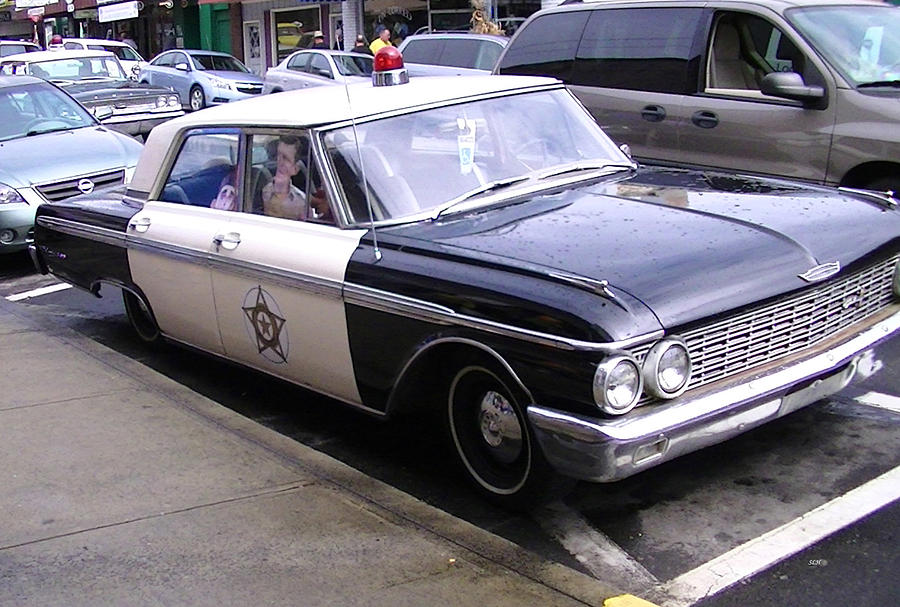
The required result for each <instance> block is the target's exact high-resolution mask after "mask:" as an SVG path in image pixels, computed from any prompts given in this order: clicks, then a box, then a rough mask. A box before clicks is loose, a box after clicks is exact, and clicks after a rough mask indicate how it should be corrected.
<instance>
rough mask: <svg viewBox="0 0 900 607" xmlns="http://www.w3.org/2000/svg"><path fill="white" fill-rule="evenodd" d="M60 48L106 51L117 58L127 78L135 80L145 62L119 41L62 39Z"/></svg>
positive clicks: (129, 46)
mask: <svg viewBox="0 0 900 607" xmlns="http://www.w3.org/2000/svg"><path fill="white" fill-rule="evenodd" d="M62 48H64V49H67V50H92V51H108V52H110V53H112V54H113V55H115V56H116V57H118V58H119V63H121V64H122V67H123V68H125V73H126V74H128V77H129V78H131V79H133V80H137V78H138V74H140V71H141V66H143V65H146V63H147V62H146V61H145V60H144V58H143V57H141V55H140V53H138V52H137V51H136V50H134V49H133V48H132V47H131V45H129V44H127V43H125V42H122V41H121V40H104V39H102V38H63V41H62Z"/></svg>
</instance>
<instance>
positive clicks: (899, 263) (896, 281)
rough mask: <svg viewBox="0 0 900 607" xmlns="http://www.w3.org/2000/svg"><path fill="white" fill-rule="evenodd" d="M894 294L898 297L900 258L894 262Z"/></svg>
mask: <svg viewBox="0 0 900 607" xmlns="http://www.w3.org/2000/svg"><path fill="white" fill-rule="evenodd" d="M894 295H895V296H897V297H900V260H898V261H897V263H895V264H894Z"/></svg>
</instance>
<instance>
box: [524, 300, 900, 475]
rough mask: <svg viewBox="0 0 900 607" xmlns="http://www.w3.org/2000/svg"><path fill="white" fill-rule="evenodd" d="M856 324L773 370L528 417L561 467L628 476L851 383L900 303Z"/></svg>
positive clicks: (532, 409) (534, 411)
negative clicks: (648, 401)
mask: <svg viewBox="0 0 900 607" xmlns="http://www.w3.org/2000/svg"><path fill="white" fill-rule="evenodd" d="M849 330H850V331H852V333H851V334H850V337H846V333H845V334H844V335H842V336H835V338H833V339H832V340H831V341H830V344H829V345H825V346H824V347H820V348H815V349H814V350H813V351H812V352H811V353H807V354H806V355H805V356H803V355H801V356H799V357H795V358H793V359H791V361H790V362H787V363H784V364H781V365H779V366H776V367H775V368H773V369H770V370H767V371H763V372H761V373H755V374H751V375H743V376H740V377H739V378H736V379H732V380H731V381H728V380H723V381H722V382H719V383H716V384H710V385H709V386H708V387H705V388H700V389H698V390H697V391H696V393H686V394H685V395H684V396H682V397H679V398H677V399H674V400H671V401H668V402H664V403H660V404H658V405H648V406H646V407H641V408H638V409H635V410H634V411H632V412H630V413H629V414H627V415H624V416H622V417H619V418H615V419H588V418H583V417H579V416H575V415H572V414H570V413H565V412H562V411H558V410H554V409H549V408H545V407H542V406H539V405H536V404H535V405H531V406H529V407H528V418H529V420H530V421H531V424H532V427H533V428H534V432H535V435H536V436H537V440H538V442H539V443H540V445H541V447H542V450H543V452H544V455H545V456H546V457H547V460H548V461H549V462H550V464H551V465H552V466H553V467H554V468H555V469H556V470H557V471H559V472H560V473H562V474H565V475H567V476H571V477H573V478H577V479H582V480H588V481H595V482H610V481H616V480H620V479H623V478H627V477H629V476H631V475H633V474H636V473H638V472H641V471H643V470H646V469H648V468H652V467H653V466H656V465H658V464H661V463H663V462H666V461H669V460H672V459H675V458H676V457H679V456H681V455H684V454H686V453H691V452H692V451H697V450H698V449H702V448H704V447H708V446H710V445H715V444H717V443H720V442H723V441H725V440H728V439H730V438H732V437H734V436H737V435H738V434H741V433H743V432H746V431H747V430H750V429H752V428H755V427H757V426H760V425H762V424H764V423H766V422H769V421H772V420H774V419H777V418H779V417H782V416H784V415H787V414H788V413H791V412H792V411H796V410H797V409H800V408H801V407H804V406H806V405H808V404H811V403H813V402H815V401H817V400H820V399H822V398H825V397H827V396H829V395H831V394H834V393H835V392H838V391H839V390H841V389H843V388H844V387H845V386H846V385H847V384H848V383H849V382H850V380H852V379H853V375H854V374H855V372H856V366H857V363H858V362H859V360H860V358H861V357H862V356H863V353H865V352H866V351H868V350H870V349H871V348H872V347H874V346H875V345H876V344H878V343H879V342H881V341H883V340H885V339H887V338H889V337H890V336H891V335H893V334H894V333H896V332H897V331H898V330H900V305H898V304H893V305H891V306H890V307H889V308H887V310H885V311H884V312H882V313H881V314H879V315H877V316H875V317H874V318H873V319H870V320H868V321H865V322H864V324H863V327H862V328H861V329H860V328H859V327H855V328H852V329H849ZM840 337H843V339H840ZM836 339H840V341H839V342H838V343H835V340H836ZM805 383H809V385H806V386H804V384H805ZM798 387H799V389H796V388H798Z"/></svg>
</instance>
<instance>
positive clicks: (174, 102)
mask: <svg viewBox="0 0 900 607" xmlns="http://www.w3.org/2000/svg"><path fill="white" fill-rule="evenodd" d="M169 105H171V106H176V105H181V99H180V98H179V97H178V95H169Z"/></svg>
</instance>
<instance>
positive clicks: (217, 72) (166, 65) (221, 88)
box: [138, 49, 263, 110]
mask: <svg viewBox="0 0 900 607" xmlns="http://www.w3.org/2000/svg"><path fill="white" fill-rule="evenodd" d="M138 79H139V80H140V81H141V82H143V83H146V84H154V85H158V86H164V87H166V88H168V89H171V90H173V91H175V92H177V93H178V94H179V95H180V96H181V99H182V101H183V102H184V103H186V104H187V107H188V108H190V109H191V110H200V109H203V108H205V107H207V106H209V105H219V104H220V103H229V102H232V101H240V100H241V99H247V98H248V97H252V96H253V95H258V94H259V93H261V92H262V87H263V79H262V78H260V77H259V76H257V75H256V74H254V73H252V72H251V71H250V70H249V69H247V67H246V66H245V65H244V64H243V63H241V62H240V61H238V60H237V59H235V58H234V57H232V56H231V55H229V54H228V53H220V52H217V51H198V50H187V49H175V50H171V51H165V52H163V53H160V54H159V55H157V56H156V57H154V58H153V59H152V60H151V61H150V63H149V64H147V65H146V66H144V67H143V68H142V69H141V72H140V76H138Z"/></svg>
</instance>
